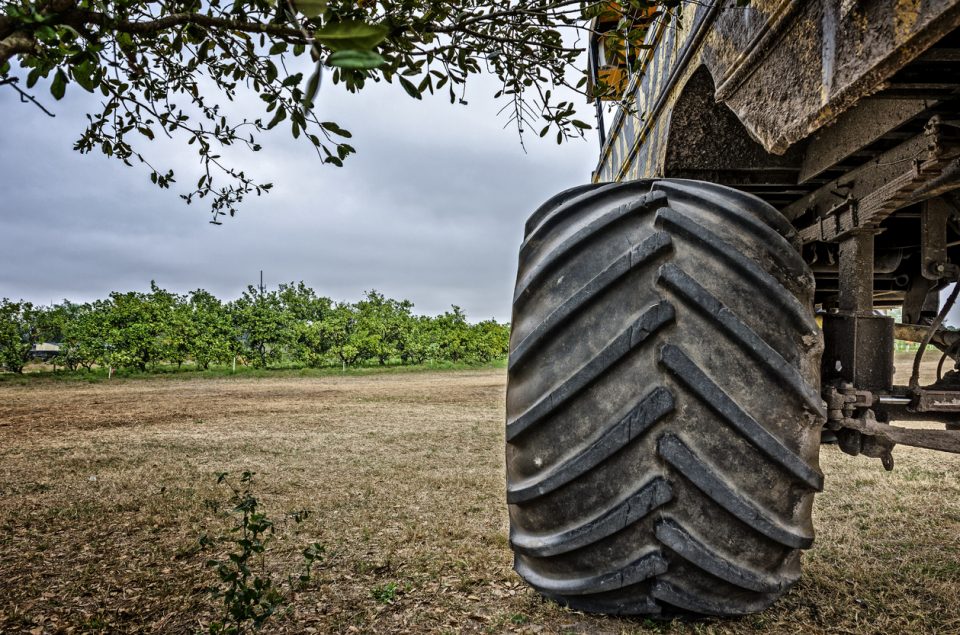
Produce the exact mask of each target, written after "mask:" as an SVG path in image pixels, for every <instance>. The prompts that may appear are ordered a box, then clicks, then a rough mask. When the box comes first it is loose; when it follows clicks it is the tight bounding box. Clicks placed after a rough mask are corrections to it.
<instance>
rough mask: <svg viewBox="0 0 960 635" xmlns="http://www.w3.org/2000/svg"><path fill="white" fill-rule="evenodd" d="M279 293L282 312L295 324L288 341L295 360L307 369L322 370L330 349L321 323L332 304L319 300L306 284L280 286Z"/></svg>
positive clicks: (325, 299) (328, 301)
mask: <svg viewBox="0 0 960 635" xmlns="http://www.w3.org/2000/svg"><path fill="white" fill-rule="evenodd" d="M278 293H279V296H280V302H281V304H282V305H283V310H284V311H286V313H287V314H289V316H290V318H291V320H292V324H291V329H290V338H289V346H290V349H291V350H290V352H291V354H292V356H293V357H294V358H295V359H297V360H298V361H301V362H303V363H305V364H307V365H308V366H313V367H317V366H322V365H323V364H324V362H325V361H326V353H327V349H328V344H327V339H326V337H325V332H324V329H323V327H322V322H323V320H324V318H325V317H326V315H327V314H328V313H329V312H330V310H331V307H332V306H333V301H332V300H331V299H330V298H325V297H322V296H318V295H317V294H316V292H314V290H313V289H311V288H310V287H308V286H307V285H305V284H304V283H303V282H298V283H296V284H295V283H293V282H291V283H290V284H281V285H280V289H279V291H278Z"/></svg>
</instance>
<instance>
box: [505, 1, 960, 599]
mask: <svg viewBox="0 0 960 635" xmlns="http://www.w3.org/2000/svg"><path fill="white" fill-rule="evenodd" d="M621 4H623V5H624V6H625V7H626V6H627V5H628V4H629V3H621ZM737 4H738V3H734V2H729V1H721V0H707V1H702V2H684V3H682V4H681V5H680V7H678V8H676V9H675V11H676V15H675V16H674V19H671V20H666V19H663V15H662V14H653V16H652V17H651V20H652V22H651V24H650V25H649V28H648V29H647V31H646V35H645V38H646V39H645V41H644V45H643V46H642V47H636V48H635V51H634V52H632V53H627V54H624V53H623V52H622V50H621V51H618V52H614V53H613V54H610V51H609V50H607V49H609V48H610V47H608V46H606V45H605V42H608V41H609V37H610V34H611V33H613V32H615V29H616V28H617V27H616V25H617V23H618V20H619V18H617V17H616V16H615V17H614V18H613V19H611V20H609V21H608V22H604V19H603V17H602V16H601V17H598V18H597V19H596V20H595V21H594V23H593V32H594V35H593V44H592V46H591V51H590V53H591V55H590V57H591V73H592V78H593V81H594V82H599V81H601V80H606V81H608V82H612V83H613V84H614V85H619V86H620V87H621V90H619V91H618V93H619V94H617V95H614V96H613V97H614V99H613V101H610V102H607V101H604V100H602V99H601V100H598V103H597V112H598V118H599V119H600V120H601V123H600V135H601V146H602V148H601V152H600V160H599V163H598V165H597V168H596V171H595V172H594V175H593V182H592V183H590V184H587V185H583V186H581V187H575V188H573V189H569V190H567V191H565V192H562V193H560V194H558V195H557V196H555V197H553V198H552V199H550V200H549V201H547V202H546V203H545V204H544V205H543V206H542V207H540V208H539V209H538V210H537V211H536V212H535V213H534V214H533V215H532V216H530V218H529V220H527V222H526V226H525V237H524V240H523V243H522V246H521V248H520V256H519V271H518V276H517V285H516V291H515V295H514V305H513V311H514V314H513V332H512V337H511V347H510V351H511V352H510V361H509V371H508V372H509V382H508V391H507V424H506V439H507V456H506V462H507V502H508V504H509V509H510V542H511V546H512V548H513V550H514V553H515V568H516V570H517V572H518V573H519V574H520V575H521V576H522V577H523V578H524V579H525V580H526V581H527V582H528V583H529V584H531V585H532V586H533V587H534V588H535V589H537V590H538V591H539V592H540V593H542V594H543V595H545V596H547V597H549V598H553V599H556V600H557V601H559V602H561V603H563V604H566V605H569V606H570V607H572V608H575V609H581V610H585V611H591V612H601V613H612V614H657V613H662V614H670V613H674V612H692V613H696V614H705V615H742V614H747V613H751V612H756V611H760V610H763V609H765V608H766V607H768V606H770V605H771V604H772V603H773V602H775V601H776V599H777V598H778V597H780V596H781V595H783V594H784V593H785V592H786V590H788V589H789V588H790V587H791V585H793V584H794V583H795V582H796V581H797V580H798V579H799V576H800V556H801V552H802V550H804V549H808V548H809V547H810V546H811V545H812V544H813V523H812V519H811V512H812V505H813V497H814V494H815V493H816V492H818V491H820V490H822V487H823V474H822V472H821V471H820V468H819V464H818V455H819V452H820V444H821V436H822V435H823V434H825V433H827V434H832V435H834V436H835V438H836V439H837V441H838V444H839V447H840V449H841V450H843V452H846V453H848V454H851V455H865V456H867V457H874V458H876V459H879V461H880V462H882V464H883V466H884V467H886V468H887V469H892V468H893V466H894V455H895V453H894V448H895V446H896V445H906V446H914V447H920V448H930V449H934V450H941V451H946V452H960V430H957V428H958V426H957V423H958V422H960V372H958V371H957V370H956V364H957V360H958V359H960V333H956V332H953V331H950V330H947V329H946V328H945V326H944V319H945V316H946V314H947V313H948V312H949V310H950V309H951V308H952V307H953V306H954V304H955V301H956V297H957V294H958V291H957V289H960V285H957V286H956V287H953V290H952V291H949V292H948V290H949V289H950V288H951V287H950V285H951V283H953V282H955V281H957V280H958V279H960V0H753V1H752V2H750V3H749V5H748V6H746V7H741V6H737ZM618 6H619V5H616V3H613V4H612V7H613V8H614V9H616V8H617V7H618ZM626 10H627V9H621V10H620V12H621V14H622V12H623V11H626ZM613 13H616V11H613ZM611 105H612V106H613V107H612V108H611ZM611 115H612V116H611ZM604 118H606V119H607V120H606V121H603V119H604ZM941 298H943V301H941ZM888 309H900V317H899V319H895V318H894V317H892V316H891V315H890V311H885V310H888ZM897 339H899V340H908V341H912V342H916V343H918V344H919V350H918V352H917V355H916V359H915V361H914V364H913V368H912V373H911V376H910V379H909V382H908V383H907V384H906V385H896V384H895V383H894V364H893V361H894V342H895V340H897ZM928 348H929V349H935V350H936V351H937V353H936V355H938V356H939V369H938V371H937V375H936V378H935V380H933V381H932V383H931V382H929V381H927V382H921V377H920V372H919V371H920V361H921V356H922V355H923V354H924V351H925V350H928ZM929 354H930V353H928V355H929ZM901 420H909V421H929V422H934V423H936V425H935V426H930V425H926V426H923V427H922V428H921V427H917V426H912V427H911V426H904V425H897V423H898V422H899V421H901Z"/></svg>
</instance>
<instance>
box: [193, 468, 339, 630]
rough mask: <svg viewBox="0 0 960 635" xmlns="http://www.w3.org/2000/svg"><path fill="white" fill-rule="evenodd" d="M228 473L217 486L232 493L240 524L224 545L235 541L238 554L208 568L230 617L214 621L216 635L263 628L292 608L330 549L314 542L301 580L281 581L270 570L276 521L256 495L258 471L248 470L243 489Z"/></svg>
mask: <svg viewBox="0 0 960 635" xmlns="http://www.w3.org/2000/svg"><path fill="white" fill-rule="evenodd" d="M227 476H228V475H227V473H226V472H221V473H220V474H218V475H217V483H218V484H225V485H227V486H228V487H230V489H231V490H232V496H231V504H233V505H234V507H233V509H232V511H231V512H230V513H231V514H232V515H233V516H234V518H235V522H234V526H233V527H232V528H231V529H230V531H229V535H228V536H226V537H224V538H221V539H220V540H219V541H222V542H229V543H231V545H232V548H233V551H231V552H230V553H228V554H227V557H226V558H225V559H215V558H212V559H210V560H208V561H207V566H209V567H211V568H214V569H216V572H217V575H218V576H219V578H220V585H219V586H217V587H214V588H213V589H211V592H212V593H213V595H214V596H215V597H217V598H222V599H223V608H224V612H225V616H224V619H223V620H222V621H220V620H218V621H215V622H212V623H211V624H210V626H209V631H210V633H216V634H224V635H234V634H239V633H245V632H247V631H248V630H250V629H252V630H259V629H260V627H262V626H263V624H264V623H265V622H266V621H267V620H268V619H270V617H271V616H272V615H273V614H274V613H276V611H277V610H278V609H279V608H281V607H282V606H284V605H285V604H287V602H288V601H289V599H290V595H291V593H292V592H293V591H295V590H296V588H297V587H298V585H299V584H303V583H306V582H309V581H310V576H311V573H312V571H313V567H314V566H315V565H316V564H317V563H318V562H320V561H322V560H323V557H324V554H325V549H324V547H323V545H321V544H319V543H313V544H311V545H309V546H308V547H306V548H305V549H303V551H302V552H301V553H302V555H303V558H304V564H303V570H302V571H301V573H300V574H299V575H298V576H297V577H296V582H294V577H293V576H292V575H288V576H287V578H286V580H281V581H280V582H277V581H276V580H274V578H273V576H272V574H271V573H270V572H269V570H268V569H267V566H266V553H267V544H268V543H269V542H270V539H271V538H272V537H273V535H274V531H275V527H274V523H273V521H272V520H270V519H269V518H268V517H267V515H266V514H265V513H263V512H261V511H258V509H259V501H258V500H257V498H256V497H255V496H254V495H253V477H254V473H253V472H250V471H246V472H244V473H243V474H242V475H241V477H240V482H239V485H236V486H235V485H233V484H232V483H231V482H230V481H229V480H228V478H227ZM309 515H310V512H309V511H298V512H294V513H292V514H289V516H290V517H291V518H292V519H293V521H294V522H295V523H297V524H299V523H301V522H303V521H304V520H305V519H306V518H308V517H309ZM219 541H218V540H215V539H212V538H210V537H209V536H208V535H207V534H203V535H202V536H201V537H200V548H201V549H208V548H211V547H213V546H214V545H215V544H216V543H217V542H219Z"/></svg>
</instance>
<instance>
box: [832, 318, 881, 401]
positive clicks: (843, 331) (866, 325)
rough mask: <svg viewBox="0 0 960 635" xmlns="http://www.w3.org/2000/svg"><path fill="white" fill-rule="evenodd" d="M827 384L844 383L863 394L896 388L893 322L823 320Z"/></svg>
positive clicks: (876, 319) (845, 319) (874, 319)
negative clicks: (866, 391) (836, 381)
mask: <svg viewBox="0 0 960 635" xmlns="http://www.w3.org/2000/svg"><path fill="white" fill-rule="evenodd" d="M823 343H824V354H823V362H822V366H821V373H822V378H823V381H824V383H825V384H826V383H829V382H831V381H834V380H837V379H840V380H843V381H847V382H850V383H851V384H853V385H854V386H856V387H857V388H858V389H863V390H890V389H891V388H892V387H893V318H891V317H886V316H880V315H867V314H863V313H861V314H853V313H828V314H826V315H824V316H823Z"/></svg>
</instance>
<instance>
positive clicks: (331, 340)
mask: <svg viewBox="0 0 960 635" xmlns="http://www.w3.org/2000/svg"><path fill="white" fill-rule="evenodd" d="M39 342H51V343H57V344H59V346H60V351H59V353H58V354H57V356H56V357H55V358H54V359H53V362H54V363H55V364H58V365H60V366H63V367H64V368H67V369H69V370H76V369H78V368H85V369H87V370H88V371H89V370H91V369H93V368H94V367H95V366H99V367H103V368H111V369H133V370H137V371H147V370H156V368H157V367H158V365H161V364H167V365H175V366H177V367H178V368H179V367H181V366H182V365H184V364H188V363H192V364H193V365H195V367H197V368H199V369H201V370H206V369H208V368H210V367H211V366H212V365H225V364H230V363H231V362H233V361H234V360H236V361H239V363H240V364H250V365H252V366H254V367H255V368H270V367H277V366H284V365H290V364H301V365H306V366H310V367H313V368H322V367H328V366H338V367H340V368H341V369H342V370H346V368H347V367H353V366H361V365H364V364H368V363H375V364H377V365H379V366H388V365H391V364H400V365H406V364H423V363H426V362H434V363H453V364H462V363H487V362H491V361H494V360H497V359H502V358H504V357H505V356H506V354H507V350H508V345H509V327H508V326H507V325H505V324H500V323H498V322H496V321H494V320H487V321H484V322H480V323H478V324H470V323H469V322H468V321H467V319H466V315H465V314H464V312H463V310H462V309H460V308H459V307H456V306H454V307H452V308H451V310H450V311H447V312H445V313H444V314H442V315H439V316H437V317H430V316H423V315H414V313H413V303H412V302H410V301H409V300H396V299H393V298H388V297H386V296H384V295H383V294H382V293H380V292H378V291H376V290H371V291H368V292H366V293H365V294H364V296H363V298H362V299H361V300H360V301H359V302H356V303H350V302H339V303H335V302H333V301H332V300H331V299H330V298H327V297H323V296H320V295H317V293H316V292H315V291H314V290H313V289H311V288H310V287H308V286H306V285H305V284H303V283H302V282H299V283H296V284H294V283H290V284H282V285H280V287H279V289H278V290H276V291H271V290H265V289H264V290H261V289H257V288H255V287H250V288H248V289H247V290H246V291H245V292H244V293H243V295H242V296H241V297H240V298H238V299H237V300H234V301H233V302H227V303H224V302H222V301H221V300H219V299H218V298H216V297H215V296H214V295H213V294H211V293H209V292H208V291H204V290H203V289H197V290H195V291H192V292H190V293H189V294H187V295H178V294H175V293H171V292H169V291H166V290H165V289H162V288H160V287H158V286H157V285H156V284H154V283H151V288H150V292H149V293H140V292H125V293H120V292H114V293H111V294H110V295H109V297H108V298H107V299H105V300H97V301H95V302H92V303H88V304H75V303H71V302H69V301H66V300H65V301H64V302H62V303H60V304H57V305H54V306H50V307H37V308H35V307H33V306H32V305H30V304H29V303H26V302H11V301H9V300H4V301H3V303H2V304H0V355H2V357H0V363H2V365H3V366H4V367H5V368H7V369H8V370H11V371H13V372H21V370H22V367H23V364H25V363H26V362H27V361H29V359H30V357H31V351H32V349H33V346H34V344H37V343H39Z"/></svg>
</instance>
